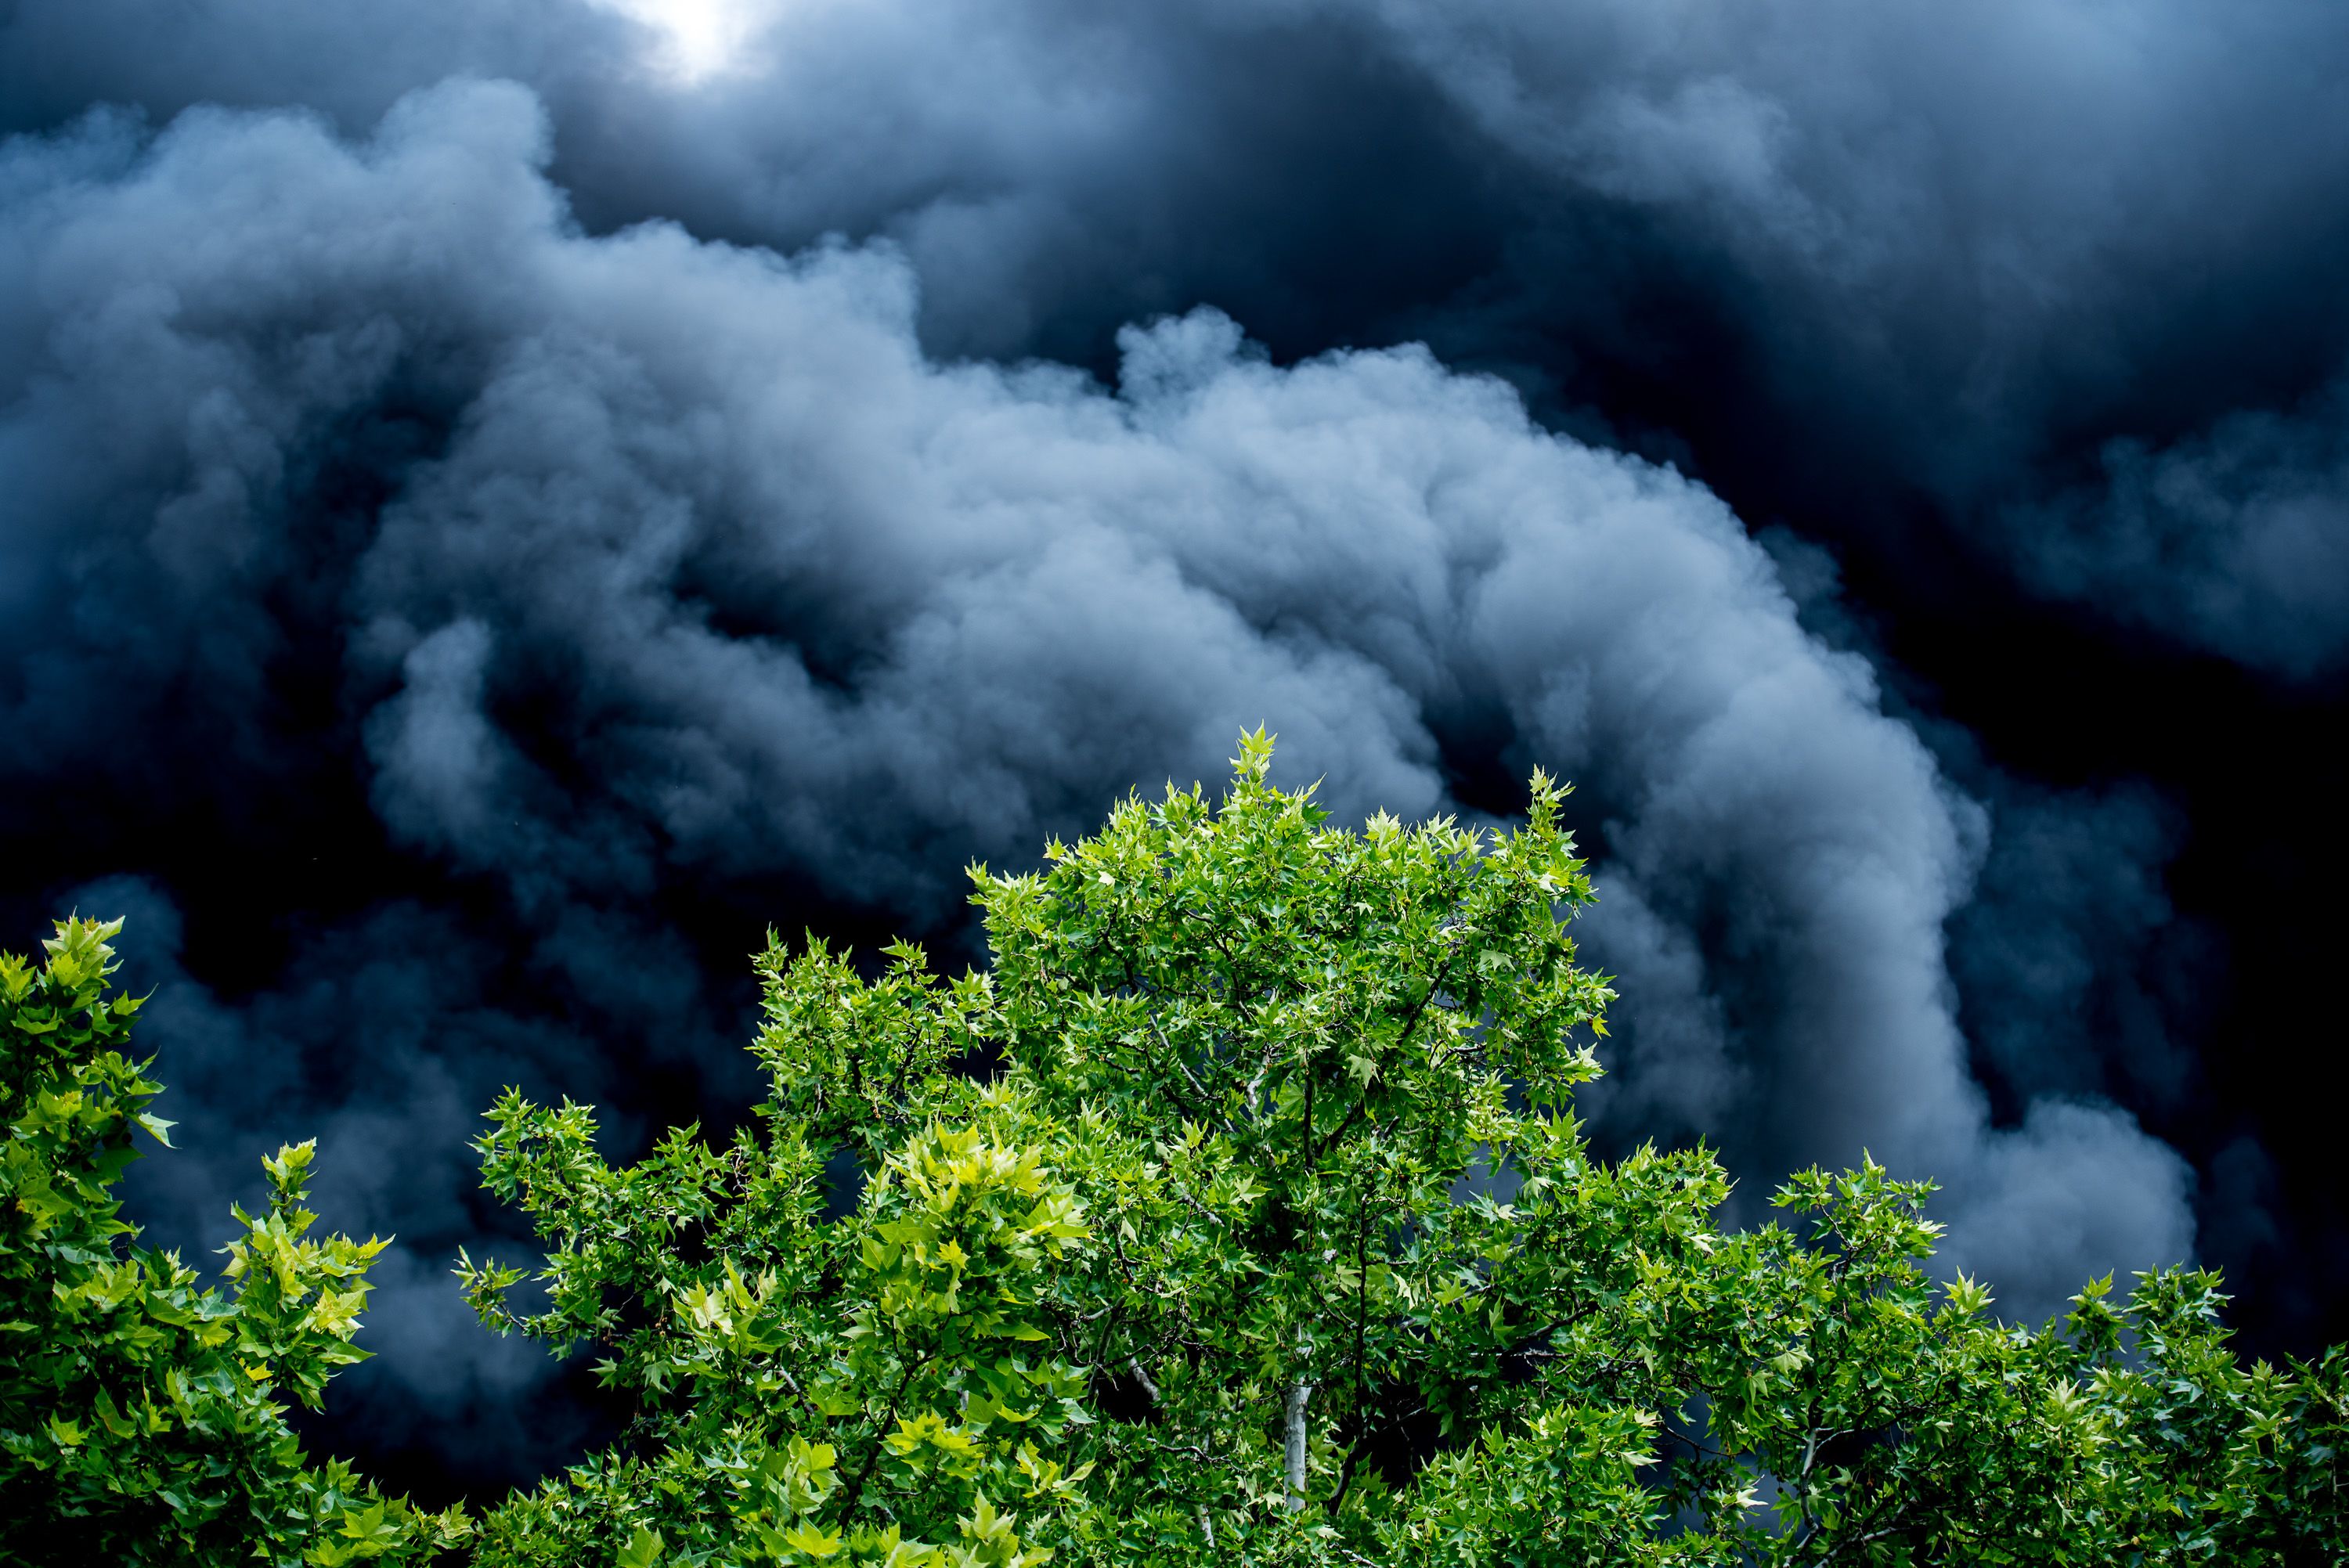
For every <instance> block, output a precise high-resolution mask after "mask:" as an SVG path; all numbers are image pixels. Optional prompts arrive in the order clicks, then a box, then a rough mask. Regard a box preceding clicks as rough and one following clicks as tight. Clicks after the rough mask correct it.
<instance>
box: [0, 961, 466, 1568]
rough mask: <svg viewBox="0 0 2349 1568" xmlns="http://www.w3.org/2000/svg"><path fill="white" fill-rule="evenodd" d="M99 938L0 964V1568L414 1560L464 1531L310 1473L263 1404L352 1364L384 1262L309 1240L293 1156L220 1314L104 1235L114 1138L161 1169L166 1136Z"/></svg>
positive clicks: (314, 1395) (236, 1253)
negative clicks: (371, 1285)
mask: <svg viewBox="0 0 2349 1568" xmlns="http://www.w3.org/2000/svg"><path fill="white" fill-rule="evenodd" d="M120 928H121V922H119V921H115V922H112V923H106V924H100V923H97V922H95V921H88V920H79V919H73V920H67V921H63V922H61V923H59V924H58V925H57V934H56V935H55V936H54V937H53V938H51V939H50V940H49V941H48V942H47V943H46V944H44V947H45V949H46V954H47V956H46V962H44V963H42V964H40V965H33V964H31V963H28V962H27V961H26V960H25V959H23V958H20V957H18V956H16V954H5V953H0V1123H5V1139H0V1520H5V1521H6V1522H7V1528H6V1529H5V1530H0V1564H19V1563H22V1564H28V1565H29V1564H36V1563H38V1564H60V1565H62V1564H76V1565H79V1564H84V1563H156V1564H186V1563H221V1564H227V1563H239V1564H243V1563H254V1562H261V1563H272V1564H284V1565H286V1568H291V1565H293V1564H296V1563H314V1564H320V1565H329V1564H336V1563H351V1562H357V1561H360V1560H365V1559H387V1560H391V1561H418V1560H421V1559H422V1558H424V1557H425V1556H427V1555H429V1553H430V1552H431V1551H432V1550H433V1549H434V1548H436V1547H438V1546H440V1545H445V1544H449V1543H450V1542H454V1541H455V1540H456V1539H458V1538H459V1537H460V1535H461V1534H462V1532H463V1531H464V1529H465V1525H464V1522H463V1519H462V1516H461V1515H460V1514H459V1513H457V1512H454V1511H451V1512H450V1513H448V1514H443V1515H427V1514H423V1513H420V1512H419V1511H416V1510H414V1509H411V1508H410V1507H409V1505H408V1503H407V1502H406V1501H403V1500H401V1499H398V1498H394V1497H386V1496H384V1495H382V1494H381V1493H379V1492H378V1491H376V1490H375V1489H374V1488H373V1487H371V1486H369V1485H367V1483H365V1482H364V1481H362V1480H359V1479H357V1477H355V1476H354V1475H353V1474H352V1472H351V1470H350V1468H349V1467H348V1466H347V1465H345V1464H344V1463H342V1462H341V1461H339V1460H329V1461H327V1462H326V1463H325V1464H323V1465H312V1464H311V1463H309V1462H308V1461H307V1460H305V1457H304V1455H303V1453H302V1449H301V1445H300V1443H299V1442H298V1440H297V1439H295V1434H294V1432H293V1430H292V1429H290V1428H289V1427H288V1426H287V1425H286V1422H285V1406H284V1405H282V1404H280V1403H278V1402H277V1401H278V1398H279V1397H280V1396H281V1394H282V1395H290V1396H291V1397H293V1398H297V1399H299V1400H301V1401H302V1402H303V1403H304V1404H305V1405H306V1406H309V1407H311V1408H316V1406H317V1404H318V1402H319V1398H320V1397H321V1395H322V1394H323V1392H324V1390H325V1387H326V1381H327V1379H328V1378H330V1377H333V1376H334V1374H335V1373H336V1371H337V1370H339V1369H340V1368H342V1367H347V1366H348V1365H350V1364H351V1363H353V1362H355V1361H357V1360H358V1359H360V1358H361V1357H363V1356H364V1355H365V1354H366V1353H365V1352H364V1351H361V1350H359V1349H357V1347H356V1346H353V1345H352V1343H351V1339H352V1336H353V1335H354V1334H355V1333H356V1332H357V1327H358V1311H359V1307H360V1306H361V1305H362V1304H363V1303H364V1302H365V1301H366V1299H367V1277H366V1276H367V1263H368V1261H369V1260H370V1259H372V1258H373V1257H374V1256H375V1255H376V1254H377V1253H378V1252H380V1251H381V1250H382V1247H383V1245H384V1243H381V1242H376V1241H368V1242H364V1243H361V1242H354V1241H352V1240H350V1239H349V1238H348V1237H347V1236H340V1235H336V1236H327V1237H325V1238H317V1239H314V1238H312V1237H311V1236H310V1234H309V1232H310V1229H311V1227H312V1225H313V1224H314V1223H315V1222H316V1216H315V1215H313V1214H312V1213H311V1212H309V1211H308V1210H306V1209H305V1208H303V1207H302V1198H303V1192H304V1189H305V1185H306V1184H307V1181H308V1180H309V1167H310V1161H311V1156H312V1153H313V1152H314V1150H313V1146H312V1145H311V1144H308V1143H303V1144H298V1145H295V1146H292V1147H289V1148H285V1149H281V1150H278V1151H277V1154H276V1156H275V1158H274V1159H271V1160H268V1161H264V1169H265V1170H266V1171H267V1173H268V1178H269V1184H270V1201H269V1207H268V1210H267V1212H264V1213H263V1214H260V1215H253V1214H248V1213H246V1212H244V1211H243V1210H242V1209H239V1210H237V1211H236V1216H237V1219H238V1221H239V1222H241V1223H242V1224H243V1227H244V1233H243V1235H242V1236H241V1237H239V1238H238V1239H237V1240H236V1241H234V1242H233V1243H230V1245H229V1248H228V1253H229V1263H228V1266H227V1269H226V1270H225V1273H226V1274H227V1276H228V1279H229V1281H230V1282H231V1289H230V1292H229V1293H228V1294H225V1295H223V1294H222V1292H221V1291H220V1290H219V1289H217V1288H213V1287H210V1286H207V1285H206V1284H203V1283H202V1280H201V1279H200V1278H199V1276H198V1275H197V1274H196V1273H195V1271H194V1270H192V1269H190V1268H188V1267H186V1266H184V1265H183V1264H181V1262H180V1260H179V1258H178V1256H177V1255H176V1254H173V1253H157V1252H154V1251H152V1250H150V1249H147V1248H143V1247H140V1246H139V1245H138V1244H137V1240H138V1234H139V1233H138V1231H137V1229H136V1227H134V1226H133V1225H131V1224H130V1223H129V1222H128V1221H126V1220H124V1219H123V1218H122V1217H121V1204H120V1202H119V1201H118V1200H117V1199H116V1197H115V1195H114V1188H115V1185H116V1183H117V1182H119V1181H120V1180H121V1177H122V1173H123V1171H124V1168H125V1167H126V1166H128V1165H129V1162H130V1161H132V1160H133V1159H134V1158H136V1157H137V1153H138V1151H137V1150H136V1149H135V1148H134V1147H133V1140H134V1138H135V1137H136V1136H137V1135H138V1134H139V1133H140V1132H141V1131H143V1132H144V1133H146V1134H148V1135H150V1136H151V1137H152V1138H154V1139H155V1140H156V1141H157V1142H159V1143H162V1144H167V1145H168V1143H169V1142H170V1139H169V1136H168V1131H169V1129H170V1127H171V1123H169V1122H167V1121H164V1120H162V1119H160V1118H158V1117H156V1116H153V1115H151V1114H150V1113H149V1111H148V1109H147V1106H148V1103H149V1102H150V1100H151V1099H153V1098H154V1096H155V1095H156V1094H157V1092H159V1090H160V1087H161V1086H160V1085H159V1084H157V1083H156V1082H155V1081H154V1080H153V1079H151V1078H149V1077H147V1068H148V1067H149V1065H150V1064H149V1063H146V1062H141V1061H134V1060H132V1059H130V1058H129V1057H126V1056H125V1055H124V1054H123V1049H122V1047H123V1046H124V1045H125V1044H126V1042H127V1039H128V1036H129V1026H130V1020H131V1018H132V1016H134V1015H135V1014H136V1013H137V1012H138V1010H139V1005H140V998H138V997H135V996H126V995H114V994H112V993H111V992H110V990H109V985H108V981H107V976H108V975H109V974H111V973H112V971H113V969H114V967H115V960H114V950H113V948H112V947H111V946H110V945H109V942H110V939H111V938H112V937H113V936H114V935H115V934H117V933H118V932H119V930H120Z"/></svg>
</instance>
